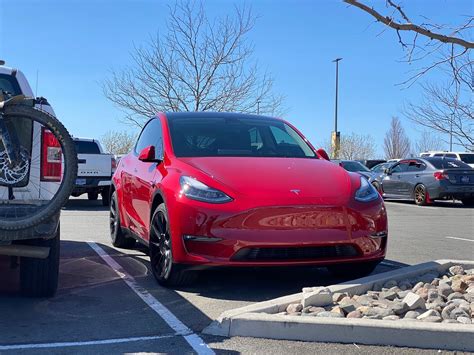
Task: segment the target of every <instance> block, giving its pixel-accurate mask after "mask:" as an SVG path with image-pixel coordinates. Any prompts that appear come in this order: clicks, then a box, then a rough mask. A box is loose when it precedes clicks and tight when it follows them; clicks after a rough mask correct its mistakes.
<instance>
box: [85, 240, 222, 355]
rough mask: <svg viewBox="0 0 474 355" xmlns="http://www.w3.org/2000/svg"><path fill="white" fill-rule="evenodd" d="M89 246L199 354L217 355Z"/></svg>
mask: <svg viewBox="0 0 474 355" xmlns="http://www.w3.org/2000/svg"><path fill="white" fill-rule="evenodd" d="M87 244H89V246H90V247H91V248H92V249H93V250H94V251H95V252H96V253H97V254H98V255H99V256H100V257H101V258H102V259H103V260H104V261H105V262H106V263H107V265H109V266H110V267H111V268H112V269H113V270H114V271H115V273H116V274H117V275H118V276H119V277H120V278H121V279H122V280H123V281H124V282H125V283H126V284H127V285H128V287H130V288H131V289H132V291H133V292H135V293H136V294H137V296H138V297H140V298H141V299H142V300H143V302H145V303H146V304H147V305H148V306H149V307H150V308H151V309H152V310H153V311H155V312H156V313H157V314H158V315H159V316H160V317H161V318H162V319H163V320H164V321H165V322H166V323H167V324H168V325H169V326H170V327H171V328H172V329H173V330H174V331H175V332H176V333H177V334H179V335H182V336H183V337H184V339H185V340H186V341H187V342H188V343H189V345H191V347H192V348H193V349H194V351H196V353H198V354H200V355H201V354H202V355H211V354H215V353H214V351H212V350H211V349H210V348H209V347H208V346H207V344H206V343H205V342H204V341H203V340H202V339H201V337H199V336H198V335H196V334H194V333H193V332H192V331H191V329H189V328H188V327H187V326H186V325H184V324H183V323H182V322H181V321H180V320H179V319H178V318H176V316H175V315H174V314H173V313H171V312H170V311H169V310H168V308H166V307H165V306H163V305H162V304H161V303H160V302H159V301H158V300H157V299H156V298H155V297H153V296H152V295H151V294H150V293H149V292H148V291H147V290H145V289H144V288H143V287H140V286H139V285H138V284H137V282H136V281H135V279H134V278H133V277H132V276H130V275H129V274H128V273H127V272H126V271H125V270H124V269H123V268H122V267H121V266H120V265H119V264H118V263H117V262H116V261H115V260H114V259H113V258H112V257H111V256H110V255H109V254H107V253H106V252H105V251H104V249H102V248H101V247H100V246H98V245H97V244H96V243H94V242H87Z"/></svg>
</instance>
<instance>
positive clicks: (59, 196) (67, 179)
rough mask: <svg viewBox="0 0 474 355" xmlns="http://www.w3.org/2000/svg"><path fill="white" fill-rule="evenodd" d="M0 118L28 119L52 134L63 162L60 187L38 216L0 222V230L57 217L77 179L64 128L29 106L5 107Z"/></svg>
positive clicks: (74, 156) (72, 150)
mask: <svg viewBox="0 0 474 355" xmlns="http://www.w3.org/2000/svg"><path fill="white" fill-rule="evenodd" d="M3 114H4V117H6V118H15V117H21V118H23V119H29V120H31V121H32V122H38V123H39V124H41V125H42V126H43V127H45V128H47V129H48V130H49V131H51V132H52V133H53V135H54V136H55V138H56V139H57V140H58V142H59V144H60V145H61V149H62V154H63V158H64V176H63V178H62V181H61V184H60V185H59V188H58V191H57V193H56V194H55V195H54V196H53V198H52V199H51V200H50V202H49V203H48V204H47V205H46V207H45V208H42V209H40V210H39V211H38V213H36V214H34V215H32V216H27V217H24V218H18V219H15V220H3V219H2V218H0V230H6V231H18V230H22V229H28V228H31V227H34V226H36V225H38V224H41V223H42V222H45V221H46V220H48V219H49V218H51V217H52V216H53V215H54V214H56V213H58V212H59V211H60V210H61V208H62V207H63V206H64V205H65V203H66V202H67V200H68V199H69V196H70V194H71V192H72V189H73V188H74V183H75V179H76V177H77V154H76V148H75V144H74V141H73V140H72V137H71V135H70V134H69V132H68V131H67V129H66V128H65V127H64V125H63V124H62V123H61V122H60V121H59V120H58V119H57V118H56V117H54V116H53V115H50V114H49V113H47V112H45V111H42V110H40V109H38V108H35V107H32V106H27V105H22V104H21V103H20V104H16V105H11V106H7V107H5V108H4V109H3Z"/></svg>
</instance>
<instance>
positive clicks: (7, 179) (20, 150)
mask: <svg viewBox="0 0 474 355" xmlns="http://www.w3.org/2000/svg"><path fill="white" fill-rule="evenodd" d="M3 122H4V123H5V126H6V127H7V129H8V133H9V135H10V136H11V135H15V137H16V139H15V140H14V141H16V142H17V143H16V144H15V145H16V146H13V147H12V149H15V150H16V152H17V153H16V155H17V156H19V157H20V158H19V159H18V160H17V161H16V162H15V164H12V162H11V161H10V160H9V155H8V150H7V149H6V145H7V144H5V143H6V142H4V141H5V139H6V137H2V139H1V140H0V230H7V231H15V230H21V229H27V228H31V227H34V226H36V225H38V224H41V223H42V222H45V221H46V220H48V219H49V218H51V217H52V216H53V215H54V214H56V213H57V212H58V211H59V210H60V209H61V208H62V207H63V205H64V204H65V203H66V201H67V200H68V198H69V195H70V194H71V192H72V189H73V187H74V181H75V179H76V176H77V154H76V150H75V145H74V142H73V140H72V138H71V136H70V135H69V133H68V131H67V130H66V128H65V127H64V126H63V124H62V123H61V122H59V121H58V120H57V119H56V118H55V117H54V116H52V115H50V114H48V113H47V112H44V111H42V110H39V109H37V108H34V107H31V106H27V105H23V104H16V105H11V106H7V107H5V108H4V110H3ZM12 141H13V140H12ZM9 143H10V144H11V142H9ZM0 233H1V232H0Z"/></svg>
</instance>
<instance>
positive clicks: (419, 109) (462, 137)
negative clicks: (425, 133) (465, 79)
mask: <svg viewBox="0 0 474 355" xmlns="http://www.w3.org/2000/svg"><path fill="white" fill-rule="evenodd" d="M461 87H466V86H465V85H464V86H461ZM422 90H423V100H421V101H420V102H417V103H409V104H407V105H406V106H405V107H404V109H403V114H404V115H405V116H406V117H407V118H409V119H410V120H412V121H413V122H415V123H417V124H419V125H421V126H423V127H425V128H428V129H431V130H435V131H438V132H439V133H442V134H443V137H449V136H450V134H451V133H452V136H453V142H454V144H457V145H460V146H462V147H464V148H465V149H468V150H472V149H474V106H473V100H472V96H471V95H472V93H471V90H470V89H469V88H467V90H464V91H459V88H457V87H456V86H452V85H449V84H448V85H445V86H442V85H434V84H424V85H422ZM445 141H447V139H445Z"/></svg>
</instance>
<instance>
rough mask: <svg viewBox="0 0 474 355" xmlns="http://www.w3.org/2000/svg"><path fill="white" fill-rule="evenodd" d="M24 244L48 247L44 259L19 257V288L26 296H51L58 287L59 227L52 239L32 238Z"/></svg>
mask: <svg viewBox="0 0 474 355" xmlns="http://www.w3.org/2000/svg"><path fill="white" fill-rule="evenodd" d="M25 244H28V245H30V246H37V247H49V248H50V249H49V255H48V257H47V258H46V259H36V258H26V257H22V258H20V289H21V293H22V294H23V295H25V296H28V297H53V296H54V295H55V294H56V291H57V289H58V281H59V253H60V227H59V226H58V229H57V231H56V235H55V236H54V238H52V239H33V240H31V241H26V243H25Z"/></svg>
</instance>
